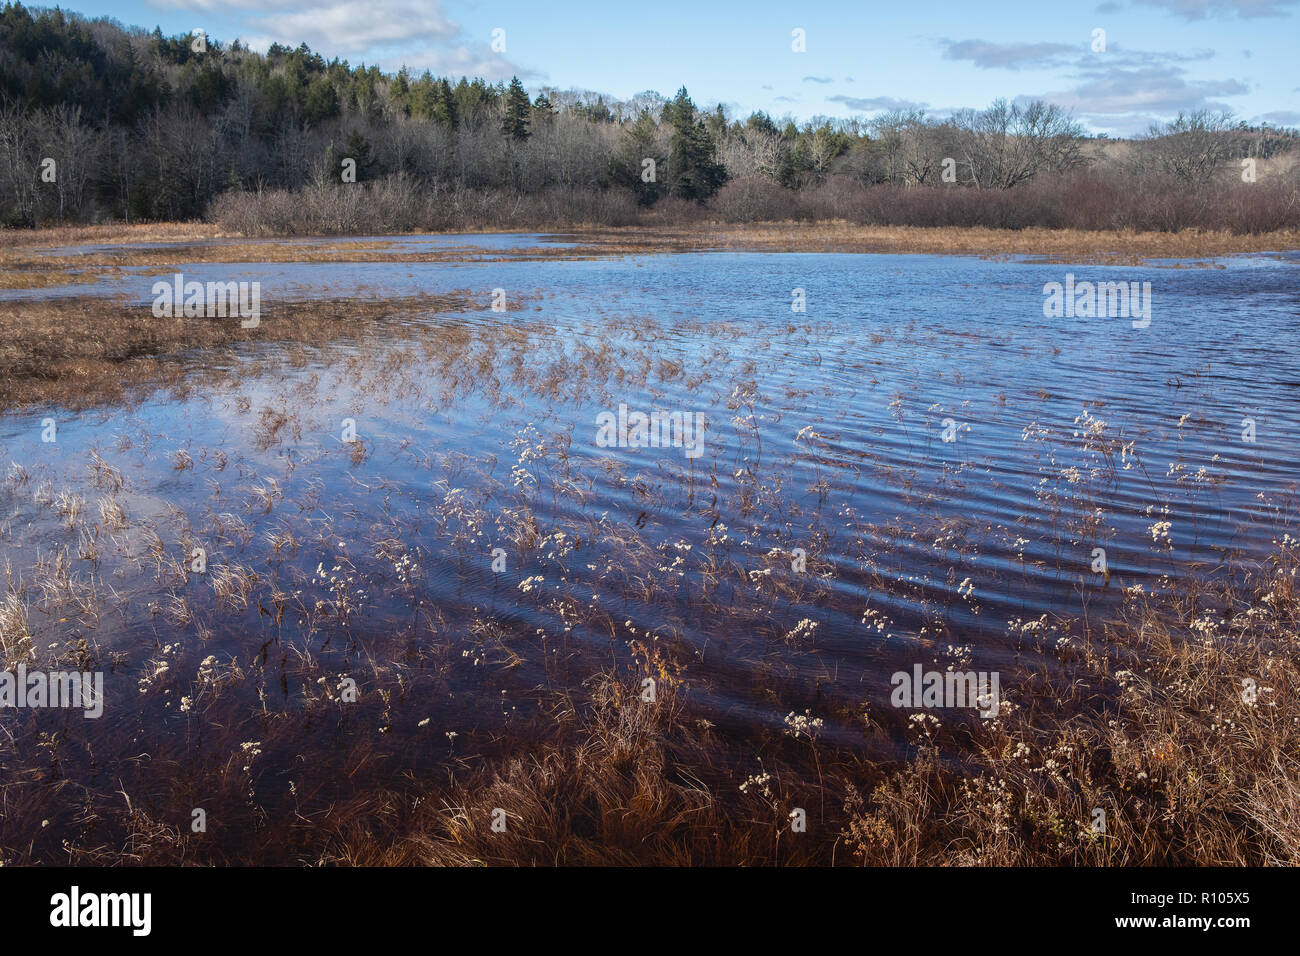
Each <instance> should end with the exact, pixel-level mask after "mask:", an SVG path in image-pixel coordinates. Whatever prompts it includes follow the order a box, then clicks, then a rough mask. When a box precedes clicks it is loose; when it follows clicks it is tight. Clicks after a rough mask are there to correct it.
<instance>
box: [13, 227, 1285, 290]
mask: <svg viewBox="0 0 1300 956" xmlns="http://www.w3.org/2000/svg"><path fill="white" fill-rule="evenodd" d="M648 223H649V224H648V225H643V226H626V227H618V228H612V227H606V226H592V227H589V228H583V227H577V228H574V227H568V228H566V229H564V230H562V231H561V232H560V233H558V236H559V237H560V238H564V239H568V240H571V241H574V242H576V245H574V246H572V247H567V248H566V247H560V246H554V245H545V244H543V245H538V244H530V245H520V246H518V247H514V248H509V249H502V250H492V251H491V253H490V254H491V255H492V256H494V257H497V258H500V259H502V260H504V261H514V260H538V259H558V260H564V259H586V258H592V257H600V256H616V255H619V256H621V255H647V254H664V253H674V252H702V251H708V250H718V249H725V250H733V251H744V252H839V253H882V254H922V255H968V256H985V257H988V256H1012V255H1014V256H1035V257H1043V258H1045V259H1047V260H1049V261H1068V262H1079V263H1090V262H1095V263H1103V264H1138V263H1141V262H1143V261H1145V260H1148V259H1166V258H1168V259H1198V258H1207V257H1214V256H1225V255H1235V254H1241V253H1254V252H1280V251H1287V250H1293V249H1296V248H1300V232H1296V231H1294V230H1289V231H1282V232H1265V233H1258V234H1242V235H1238V234H1233V233H1230V232H1205V231H1198V230H1192V229H1186V230H1183V231H1181V232H1135V231H1116V230H1105V231H1103V230H1079V229H1041V228H1029V229H1020V230H1012V229H988V228H981V227H956V226H952V227H946V226H945V227H920V226H864V225H855V224H853V223H849V222H843V221H831V222H817V223H807V222H783V223H753V224H746V225H741V224H725V223H718V222H702V223H699V224H693V225H690V226H680V225H656V224H654V220H653V218H651V219H650V220H648ZM157 229H158V230H159V231H158V233H157V234H154V233H150V232H148V231H146V229H145V227H132V228H131V229H125V230H124V229H121V228H117V227H109V226H102V227H100V226H86V227H81V228H80V229H63V230H39V231H35V232H26V233H15V232H11V233H7V234H3V233H0V237H3V241H0V267H3V268H4V272H5V274H4V277H3V279H0V287H3V288H47V287H50V286H56V285H67V284H76V283H84V282H91V281H94V279H95V278H96V277H97V276H99V275H110V276H111V275H117V274H120V271H119V270H120V269H121V268H122V267H127V266H131V267H145V268H148V267H156V268H160V269H170V268H172V267H175V266H176V264H177V263H195V262H228V263H240V262H247V263H254V262H255V263H268V262H402V263H419V262H422V263H430V262H468V261H476V260H478V259H480V258H481V257H482V256H483V254H484V250H483V249H482V248H481V247H478V246H476V245H475V244H474V242H473V241H472V239H470V240H467V241H466V242H464V243H460V244H456V245H448V246H445V247H440V248H436V249H426V250H420V251H408V250H399V249H397V248H395V247H394V243H393V242H391V241H388V240H384V239H371V240H367V241H363V242H341V241H338V240H334V241H320V242H309V241H304V240H301V239H290V240H265V239H263V240H243V241H226V242H221V243H211V242H207V241H206V240H208V239H215V238H225V237H222V236H221V235H220V234H219V233H218V232H217V231H216V230H215V228H213V227H205V226H202V225H195V226H193V227H192V228H191V227H189V226H188V225H187V224H174V225H171V226H160V227H157ZM458 234H459V233H458ZM466 235H472V233H466ZM161 237H171V238H172V239H173V240H174V241H177V242H183V243H185V244H184V245H179V246H169V247H163V248H153V247H145V246H141V247H134V248H133V247H131V246H130V243H132V242H140V243H144V242H149V241H156V240H157V239H159V238H161ZM73 243H87V244H98V243H121V244H123V245H122V246H120V247H118V248H114V249H110V250H99V251H93V252H88V253H85V254H79V255H58V256H56V255H50V254H49V250H51V249H53V248H57V247H59V246H63V245H68V244H73ZM159 275H160V276H162V275H164V273H162V272H160V273H159Z"/></svg>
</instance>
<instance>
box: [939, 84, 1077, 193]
mask: <svg viewBox="0 0 1300 956" xmlns="http://www.w3.org/2000/svg"><path fill="white" fill-rule="evenodd" d="M952 123H953V126H954V128H955V131H956V134H957V146H958V149H959V151H960V152H961V156H962V160H963V166H964V168H965V170H966V172H967V175H968V179H969V182H970V183H972V184H973V185H974V186H976V187H977V188H981V189H1010V188H1011V187H1012V186H1016V185H1019V184H1020V183H1023V182H1027V181H1028V180H1030V179H1033V178H1034V177H1035V176H1036V175H1038V174H1039V173H1040V172H1043V171H1044V170H1055V171H1060V170H1064V169H1070V168H1073V167H1076V166H1082V165H1084V164H1085V163H1086V161H1087V160H1086V158H1085V156H1084V153H1083V142H1084V140H1083V127H1082V126H1080V125H1079V124H1078V123H1076V122H1075V121H1074V120H1072V119H1071V118H1070V117H1069V116H1068V114H1066V113H1065V112H1064V111H1062V110H1061V109H1060V108H1059V107H1057V106H1052V105H1050V104H1048V103H1044V102H1042V101H1041V100H1036V101H1034V102H1032V103H1030V104H1028V105H1027V106H1025V107H1023V108H1022V107H1020V106H1019V105H1015V104H1008V103H1007V101H1006V100H997V101H995V102H994V103H993V105H992V106H990V107H989V108H988V109H986V110H983V111H981V112H975V111H974V110H962V111H960V112H959V113H956V114H954V116H953V119H952Z"/></svg>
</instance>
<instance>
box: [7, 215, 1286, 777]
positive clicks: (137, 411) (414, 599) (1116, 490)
mask: <svg viewBox="0 0 1300 956" xmlns="http://www.w3.org/2000/svg"><path fill="white" fill-rule="evenodd" d="M518 238H519V237H504V238H500V239H494V238H492V237H472V239H467V238H465V237H449V238H448V237H442V238H439V239H436V240H435V239H433V238H430V237H415V238H411V239H409V240H404V242H406V243H408V244H409V245H411V246H412V247H415V246H418V245H420V244H422V243H427V242H433V241H439V242H444V243H448V242H454V243H455V244H458V245H464V246H471V245H477V246H478V247H479V248H482V249H483V250H485V251H486V253H487V255H485V257H484V261H481V262H469V263H463V262H462V263H439V264H419V263H416V264H412V263H400V264H391V263H390V264H383V263H348V264H338V263H328V264H270V265H257V264H252V265H249V264H239V265H223V264H214V263H202V264H194V265H185V264H180V265H178V266H177V269H178V270H180V271H183V272H184V273H185V275H186V277H187V278H193V279H198V280H200V281H207V280H220V281H232V280H236V281H246V280H256V281H260V282H261V283H262V295H263V300H264V301H274V300H275V299H276V298H277V297H279V298H304V297H313V296H320V297H335V298H347V297H354V296H361V297H389V296H402V295H407V294H410V293H415V292H431V293H439V292H446V291H450V290H456V289H471V290H475V292H476V293H477V294H478V295H479V296H480V298H481V301H482V303H483V308H482V310H481V311H476V312H472V313H467V314H462V315H454V316H442V317H439V318H437V319H434V320H429V321H428V322H427V323H426V324H425V325H424V326H423V327H422V328H421V329H420V330H419V331H418V333H416V334H413V335H409V336H407V335H404V336H403V337H402V338H401V339H396V338H383V337H380V336H378V335H377V334H375V333H368V332H365V331H364V330H357V332H356V334H355V335H354V336H353V337H350V338H347V339H346V340H341V341H339V342H335V343H323V344H322V345H321V346H320V347H319V348H314V349H299V348H293V349H287V348H286V349H281V348H280V347H277V346H274V345H266V346H260V347H257V348H256V349H247V348H246V349H245V350H244V351H242V352H236V353H235V354H236V355H237V356H238V358H237V359H236V362H235V364H234V366H233V367H232V368H231V369H230V372H229V375H228V376H227V381H228V382H229V385H228V387H223V388H215V389H213V390H211V391H210V392H208V393H204V394H191V395H189V396H187V397H186V398H185V399H184V400H182V401H174V400H170V399H167V398H165V397H161V396H155V397H152V398H144V399H142V400H141V401H140V402H139V403H138V404H135V405H133V406H132V407H130V408H127V409H120V408H111V409H105V410H101V411H97V412H84V413H77V414H72V413H66V412H61V411H60V410H58V409H37V410H26V411H24V412H22V413H15V414H9V415H6V416H4V418H3V419H2V420H0V466H2V467H3V469H4V472H5V474H7V475H8V478H7V483H6V485H5V494H4V497H3V499H2V500H3V506H4V511H3V524H2V526H0V530H2V531H3V540H4V544H5V551H6V556H7V559H8V561H9V565H10V580H11V587H18V588H22V589H25V590H23V592H22V593H23V595H24V600H25V602H26V605H27V608H28V615H29V625H30V628H31V631H32V634H33V637H34V639H35V641H36V644H37V645H38V647H46V646H49V645H50V644H52V643H55V642H57V643H59V644H66V643H67V642H69V641H73V640H77V639H80V638H85V639H88V640H92V641H93V642H95V643H97V644H98V645H99V646H100V648H101V649H102V650H107V651H111V652H120V653H122V654H123V655H124V663H123V665H122V667H121V669H120V670H119V671H118V672H116V673H115V674H113V675H112V676H110V678H109V687H108V699H109V704H108V712H107V714H106V716H105V718H104V721H103V724H104V728H105V729H104V730H103V731H102V732H103V733H105V734H108V733H112V732H114V731H116V732H122V730H123V728H124V727H127V726H132V727H137V729H135V730H132V731H131V732H132V734H134V738H133V739H135V740H136V741H138V742H141V746H144V745H145V744H146V743H149V742H156V740H158V739H161V738H163V737H165V736H167V735H168V734H175V733H176V731H177V729H178V728H183V727H186V726H191V723H190V722H191V721H192V715H193V713H194V710H195V708H196V707H197V706H198V705H197V704H196V703H195V701H194V700H193V699H192V695H193V694H194V693H196V691H195V690H193V688H195V687H197V688H199V691H202V689H203V688H204V687H205V686H208V687H210V686H211V684H212V678H211V674H212V673H225V672H224V671H221V670H220V668H232V667H233V668H237V669H240V670H242V671H244V672H247V673H251V672H252V671H253V670H254V669H255V668H256V669H260V672H261V674H262V675H263V678H262V680H261V682H260V683H259V681H257V680H248V681H246V682H244V683H239V684H237V686H235V688H234V689H233V691H232V693H234V694H237V695H240V699H241V700H242V701H244V702H245V703H246V708H247V714H248V720H249V721H250V724H255V722H256V721H255V715H256V713H257V712H258V709H259V708H261V710H262V711H265V710H266V709H267V708H270V709H272V710H277V709H278V710H281V711H289V712H297V711H307V712H310V711H311V709H312V707H313V706H316V703H317V702H319V701H320V700H321V699H322V695H323V697H324V698H330V695H331V694H333V693H335V692H334V690H333V689H332V688H335V687H336V686H337V685H338V684H339V683H341V682H342V681H343V680H344V679H345V678H348V677H350V678H352V679H355V680H356V681H357V683H358V685H359V686H360V687H361V689H362V698H363V699H364V700H366V701H367V702H368V703H367V708H366V709H363V710H362V711H361V712H362V713H363V714H364V715H365V718H364V719H362V720H359V721H358V724H357V726H356V727H355V728H351V729H350V730H349V731H348V732H349V733H373V732H375V731H376V729H377V730H378V731H380V732H382V734H383V740H382V744H380V745H377V746H379V748H380V750H381V751H382V752H383V753H384V754H386V755H387V758H388V759H387V762H384V761H376V762H375V763H374V764H372V765H370V766H369V767H368V768H367V769H366V771H365V774H369V773H373V774H374V775H375V777H376V779H382V778H384V777H385V776H386V775H387V776H394V775H396V774H397V773H398V772H399V771H400V770H401V769H402V768H405V767H419V766H422V765H424V764H426V763H428V762H431V761H436V760H440V759H444V758H445V757H446V756H447V755H448V754H449V753H452V752H454V748H455V746H456V743H455V739H456V736H459V735H462V734H468V733H470V732H472V731H473V730H474V729H476V728H483V727H500V726H504V725H508V724H510V723H511V722H512V721H516V722H517V721H526V720H528V719H530V717H531V715H532V714H533V713H534V712H535V710H536V701H537V699H538V697H539V689H541V688H552V689H553V688H555V687H557V686H559V687H562V686H565V685H576V684H578V683H580V682H581V680H582V679H583V678H584V677H586V676H588V675H590V674H591V673H593V672H594V671H597V670H599V669H602V668H607V667H609V666H611V665H614V664H618V663H620V662H625V661H626V660H628V659H629V657H631V656H637V655H641V656H649V655H651V654H652V652H653V651H654V649H655V647H656V646H658V645H661V646H662V647H664V648H665V649H669V650H671V652H672V654H673V656H674V657H676V658H678V659H680V660H686V661H689V662H690V663H689V667H688V668H687V671H686V674H685V677H686V679H687V680H688V682H689V686H690V689H691V693H692V699H693V701H694V702H695V703H696V704H697V705H698V706H699V707H700V708H701V709H702V710H703V711H705V712H708V713H710V714H711V715H712V716H713V719H715V720H716V721H718V722H719V723H721V724H722V726H724V727H725V726H728V725H739V724H768V725H772V726H780V725H781V723H782V721H783V718H784V717H785V716H786V714H787V713H789V712H790V711H791V710H792V709H797V710H799V711H800V712H802V711H803V709H804V708H813V709H815V710H816V712H817V713H819V714H824V715H826V724H827V729H826V731H825V732H826V734H827V735H828V736H831V735H835V734H840V735H841V736H842V737H843V739H844V740H845V741H850V740H854V739H860V737H855V736H854V734H853V732H852V731H851V729H850V728H849V727H848V715H850V714H851V713H853V712H854V710H855V709H860V708H861V707H862V706H863V705H871V706H874V707H882V708H887V707H888V695H889V690H890V686H889V675H890V674H891V673H892V672H894V671H896V670H900V669H907V670H910V669H911V667H912V666H913V665H914V664H915V663H918V662H920V663H925V664H927V665H929V664H930V663H931V662H937V663H939V664H940V665H944V664H948V663H954V662H963V661H966V662H970V666H973V667H974V668H976V669H979V670H1000V671H1001V672H1002V673H1003V678H1002V683H1003V686H1004V688H1005V687H1007V686H1008V685H1014V674H1015V673H1016V671H1017V670H1018V669H1022V668H1025V667H1030V666H1033V665H1034V664H1035V663H1036V662H1038V660H1039V659H1038V657H1037V655H1036V653H1035V651H1034V643H1033V641H1032V640H1026V634H1034V635H1038V636H1040V637H1041V635H1042V634H1043V633H1056V632H1053V631H1051V629H1052V628H1059V635H1058V636H1059V637H1060V638H1065V637H1069V636H1077V635H1078V628H1079V627H1081V626H1085V624H1086V622H1088V621H1091V622H1093V623H1095V622H1098V621H1101V620H1103V619H1104V617H1105V615H1106V613H1107V610H1108V608H1111V607H1113V606H1114V605H1115V603H1116V597H1117V595H1118V594H1119V592H1120V590H1121V589H1122V588H1126V587H1132V586H1135V585H1141V586H1143V587H1144V588H1146V589H1147V590H1155V589H1159V588H1160V587H1161V586H1162V578H1163V576H1165V575H1174V576H1179V575H1184V574H1188V573H1212V572H1213V569H1214V568H1215V567H1216V566H1217V565H1218V564H1220V563H1221V562H1222V561H1223V559H1224V557H1225V555H1227V554H1229V553H1233V552H1240V553H1244V554H1246V555H1248V556H1249V555H1256V554H1261V553H1262V552H1263V550H1264V548H1265V547H1266V546H1267V545H1268V543H1269V542H1270V541H1271V540H1272V538H1273V537H1274V536H1275V530H1276V527H1277V525H1278V522H1279V521H1281V520H1283V519H1284V518H1289V515H1287V514H1284V513H1283V512H1282V510H1281V509H1284V508H1285V507H1287V504H1286V503H1287V502H1288V501H1289V500H1290V499H1289V494H1290V493H1292V492H1293V491H1294V485H1295V482H1296V480H1297V476H1298V475H1300V468H1298V467H1297V464H1298V458H1300V456H1298V454H1297V442H1300V403H1298V402H1297V397H1298V396H1300V350H1298V349H1297V348H1296V345H1297V331H1296V330H1297V311H1298V309H1297V306H1298V304H1300V293H1298V290H1300V284H1298V283H1297V281H1296V279H1297V270H1296V265H1295V264H1294V263H1293V262H1289V261H1286V260H1275V259H1262V258H1250V259H1240V260H1224V261H1223V262H1221V263H1219V265H1220V266H1221V268H1213V269H1172V268H1153V267H1143V268H1116V267H1092V266H1075V267H1068V271H1071V272H1073V273H1074V274H1075V276H1076V277H1077V278H1080V279H1084V278H1090V279H1096V280H1111V279H1113V280H1115V281H1126V282H1128V281H1144V282H1145V281H1149V282H1151V284H1152V290H1153V315H1152V322H1151V325H1150V327H1149V328H1146V329H1133V328H1132V327H1131V325H1130V323H1129V322H1128V321H1127V320H1125V319H1119V318H1115V319H1110V318H1092V319H1066V320H1049V319H1045V318H1044V317H1043V311H1042V302H1043V293H1042V289H1043V285H1044V283H1047V282H1054V281H1056V282H1059V281H1062V280H1063V278H1064V274H1065V272H1066V271H1067V267H1065V266H1060V265H1041V264H1033V263H1027V262H992V261H984V260H975V259H964V258H940V257H926V256H885V255H880V256H855V255H817V254H800V255H777V254H726V253H706V254H688V255H671V256H656V257H627V258H618V259H602V260H591V261H540V262H538V261H532V262H518V261H513V262H511V261H493V260H492V258H491V255H490V253H491V252H492V250H494V249H500V248H506V247H512V246H514V245H517V244H518V242H517V239H518ZM527 238H529V241H533V240H535V239H536V238H537V237H527ZM157 272H158V270H126V275H124V276H122V277H117V278H114V279H112V280H106V281H104V282H102V283H100V284H96V285H90V286H84V285H83V286H77V287H75V288H73V289H70V290H67V291H70V292H75V293H76V294H87V292H88V291H89V293H90V294H114V295H116V294H123V295H126V296H127V297H128V298H129V299H131V300H132V301H137V302H139V303H140V304H141V307H142V308H147V307H148V305H147V303H148V302H149V298H150V297H149V286H150V284H151V281H152V279H151V277H152V276H153V275H154V274H156V273H157ZM494 288H501V289H505V290H506V292H507V297H508V300H509V302H510V310H509V311H507V312H505V313H497V312H493V311H491V309H490V308H489V307H488V305H489V303H490V301H491V290H492V289H494ZM794 289H802V290H804V292H805V294H806V303H807V311H806V312H804V313H796V312H792V310H791V302H792V290H794ZM61 291H62V290H41V294H42V295H49V296H50V297H51V298H56V297H57V296H58V295H59V294H61ZM21 294H25V295H31V294H32V293H31V292H30V291H26V292H23V293H21ZM55 307H57V306H55ZM268 360H269V361H268ZM177 361H182V362H188V363H191V364H192V365H194V366H195V367H199V366H201V365H202V363H203V362H204V361H205V357H204V355H202V354H190V355H187V356H183V357H181V358H178V359H177ZM243 362H246V363H247V367H246V368H245V367H242V366H241V364H240V363H243ZM621 405H626V406H627V407H628V408H629V409H632V410H641V411H645V412H650V411H654V410H658V411H661V412H683V413H687V414H695V413H702V414H703V415H704V416H705V418H706V419H707V422H708V428H707V431H706V433H705V437H704V442H703V452H702V454H701V455H700V456H699V457H695V458H691V457H688V456H687V455H686V454H684V452H683V449H682V448H680V447H672V446H671V442H669V443H667V444H668V447H659V448H653V447H640V448H636V447H626V443H623V445H624V446H623V447H617V446H616V447H603V446H602V445H601V444H598V443H597V433H598V428H597V422H598V416H600V415H601V413H602V412H612V413H614V414H615V415H617V414H618V411H619V408H620V406H621ZM47 417H53V418H55V419H56V420H57V422H58V440H57V442H56V443H42V442H41V440H40V433H41V421H42V420H43V419H44V418H47ZM1243 419H1253V421H1254V423H1255V426H1256V434H1255V438H1256V440H1255V441H1254V442H1253V443H1252V442H1247V441H1243V438H1242V433H1243V427H1244V426H1243ZM348 420H350V421H352V422H354V423H355V431H356V435H357V437H358V439H359V442H358V443H355V444H354V443H349V442H347V441H345V440H344V437H345V435H344V432H345V429H346V428H347V427H348V425H347V422H348ZM946 438H951V439H952V440H951V441H948V440H945V439H946ZM61 496H62V497H61ZM78 498H80V499H83V501H82V505H81V506H80V510H79V508H78V506H77V505H76V503H75V502H76V499H78ZM115 507H120V508H121V514H119V513H118V512H117V511H116V510H115ZM196 548H201V549H202V550H203V552H204V554H205V558H206V565H207V566H206V569H205V570H204V571H203V572H201V573H200V572H195V571H193V570H191V561H192V555H193V554H194V549H196ZM1097 548H1102V549H1104V551H1105V560H1106V564H1107V571H1108V575H1103V574H1098V573H1094V572H1093V570H1092V567H1093V565H1094V562H1095V561H1096V553H1095V550H1094V549H1097ZM497 549H500V550H497ZM61 555H62V557H61ZM494 564H495V570H494ZM1044 615H1046V618H1044V617H1043V616H1044ZM1080 622H1084V623H1080ZM213 658H215V663H212V662H211V659H213ZM205 661H208V662H209V663H207V664H205V663H204V662H205ZM205 666H206V667H207V668H208V673H209V678H208V683H207V684H205V683H204V680H203V679H200V678H201V677H202V674H203V667H205ZM213 668H217V669H218V670H217V671H213ZM167 674H171V675H181V677H182V678H183V680H182V682H181V683H179V684H177V685H176V686H174V687H167V688H166V689H165V690H163V691H156V690H155V687H162V686H163V685H164V684H165V683H166V681H167V679H168V678H167V677H166V675H167ZM317 675H321V676H317ZM187 686H188V687H191V691H190V694H186V693H185V690H184V688H185V687H187ZM322 688H323V689H322ZM367 691H371V692H372V693H370V694H369V696H368V697H367ZM377 691H382V692H383V693H382V694H379V693H376V692H377ZM159 695H161V698H160V697H159ZM385 695H386V696H385ZM183 696H184V697H186V698H187V700H188V701H189V703H188V704H183V702H182V701H181V699H180V698H181V697H183ZM331 699H332V698H331ZM141 701H147V702H148V704H147V710H142V708H146V704H142V703H141ZM200 703H201V701H200ZM142 714H143V716H142ZM421 721H425V723H421ZM97 732H101V731H99V729H98V728H97ZM248 733H249V734H250V735H251V734H257V733H259V731H258V730H257V728H256V727H255V726H254V727H250V729H249V730H248ZM331 733H332V734H333V733H334V731H333V730H332V731H331ZM448 734H452V735H453V736H448ZM250 739H259V740H260V739H261V736H257V737H251V736H250ZM304 741H308V742H304ZM311 741H312V738H311V736H310V734H299V735H297V737H296V738H295V739H294V740H293V741H292V743H291V744H285V745H284V746H285V747H287V748H288V749H286V750H285V751H284V752H283V753H279V752H276V751H274V750H272V751H271V753H272V754H273V758H272V757H268V758H265V759H266V760H267V763H268V765H276V762H277V760H283V761H286V763H287V761H288V760H289V759H290V758H291V756H292V755H295V754H296V755H301V754H302V753H316V750H314V749H313V748H317V749H319V750H320V751H321V753H319V754H318V755H317V758H315V759H321V760H329V759H330V756H329V753H328V751H329V749H330V748H331V747H334V746H336V744H337V741H336V740H334V739H333V738H331V739H330V740H317V741H314V742H311ZM430 741H432V743H431V742H430ZM172 746H174V747H175V748H177V756H176V757H175V759H176V760H178V761H180V760H181V759H182V758H181V756H180V752H181V750H183V749H184V747H188V746H190V743H189V742H186V743H184V744H182V743H176V742H173V744H172ZM267 747H268V748H270V747H272V745H271V744H269V743H268V744H267ZM365 774H363V776H364V775H365ZM340 786H343V784H340Z"/></svg>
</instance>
